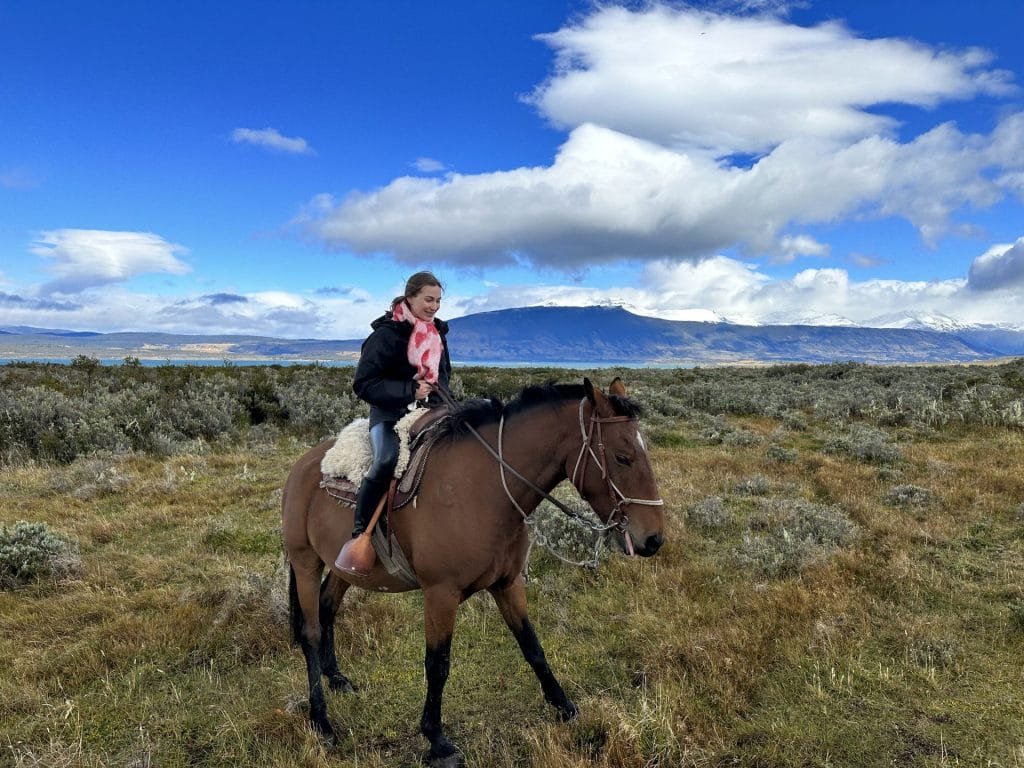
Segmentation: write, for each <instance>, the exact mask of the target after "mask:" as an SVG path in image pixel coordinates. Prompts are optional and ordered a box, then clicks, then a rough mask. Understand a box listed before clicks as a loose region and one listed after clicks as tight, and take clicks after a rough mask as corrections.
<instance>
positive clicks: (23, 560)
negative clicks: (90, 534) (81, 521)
mask: <svg viewBox="0 0 1024 768" xmlns="http://www.w3.org/2000/svg"><path fill="white" fill-rule="evenodd" d="M81 564H82V561H81V558H80V557H79V554H78V545H77V544H76V543H75V542H73V541H71V540H70V539H66V538H64V537H62V536H60V535H58V534H57V533H55V532H54V531H52V530H51V529H50V527H49V526H48V525H46V523H39V522H29V521H26V520H19V521H18V522H16V523H15V524H14V525H12V526H6V525H5V526H3V527H2V528H0V588H2V589H12V588H14V587H19V586H24V585H26V584H31V583H32V582H35V581H39V580H41V579H47V578H53V579H60V578H64V577H66V576H70V575H73V574H75V573H77V572H78V570H79V569H80V568H81Z"/></svg>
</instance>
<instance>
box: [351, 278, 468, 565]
mask: <svg viewBox="0 0 1024 768" xmlns="http://www.w3.org/2000/svg"><path fill="white" fill-rule="evenodd" d="M443 291H444V287H443V286H442V285H441V281H440V280H438V279H437V278H436V277H434V275H433V274H432V273H430V272H417V273H416V274H414V275H412V276H411V277H410V278H409V279H408V280H407V281H406V283H405V293H404V294H403V295H402V296H398V297H397V298H395V300H394V301H392V302H391V310H390V311H389V312H386V313H385V314H384V315H383V316H381V317H378V318H377V319H376V320H374V321H373V322H372V323H371V324H370V327H371V328H373V332H372V333H371V334H370V335H369V337H368V338H367V339H366V341H364V342H363V347H362V351H361V352H360V354H359V364H358V365H357V366H356V373H355V377H354V378H353V380H352V389H353V390H355V393H356V395H358V396H359V397H360V398H361V399H362V400H365V401H366V402H367V403H369V404H370V445H371V447H372V450H373V462H372V464H371V465H370V469H369V471H368V472H367V473H366V475H365V476H364V477H363V480H362V483H361V484H360V486H359V495H358V497H357V499H356V512H355V523H354V524H353V526H352V539H351V540H350V541H348V542H346V543H345V546H344V547H342V549H341V552H339V553H338V558H337V560H336V561H335V563H334V567H335V568H337V569H338V570H340V571H344V572H346V573H350V574H353V575H355V576H366V575H367V574H368V573H369V569H370V567H372V563H371V562H368V561H367V560H366V556H365V555H364V556H362V557H361V556H360V555H359V554H358V553H359V547H358V546H357V545H356V540H357V538H358V537H359V536H360V535H361V534H362V533H363V532H364V531H365V530H366V527H367V525H368V524H369V522H370V518H371V516H372V515H373V513H374V511H375V510H376V509H377V506H378V505H379V504H380V503H381V502H382V501H383V499H384V496H385V494H386V493H387V491H388V484H389V483H390V481H391V476H392V475H393V474H394V471H395V465H396V464H397V463H398V435H397V434H396V433H395V424H396V423H397V422H398V421H399V420H400V419H401V418H402V416H404V415H405V414H406V413H407V412H408V411H407V410H406V409H407V408H408V406H410V405H412V404H413V403H414V402H416V401H421V400H428V398H431V396H433V397H435V398H436V397H437V396H436V395H433V390H434V387H435V386H438V385H439V386H442V387H445V388H447V386H448V380H449V378H450V377H451V370H452V364H451V361H450V360H449V359H448V341H447V339H446V336H447V335H448V323H446V322H444V320H441V319H438V318H436V317H434V315H435V314H436V313H437V310H438V309H439V308H440V307H441V294H442V292H443ZM367 543H368V542H367ZM367 554H368V552H367Z"/></svg>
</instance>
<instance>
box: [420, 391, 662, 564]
mask: <svg viewBox="0 0 1024 768" xmlns="http://www.w3.org/2000/svg"><path fill="white" fill-rule="evenodd" d="M435 389H436V391H437V392H438V393H439V394H440V396H441V399H442V400H443V401H444V402H445V405H447V406H448V407H449V408H456V407H457V406H458V403H457V402H456V401H455V398H454V397H452V394H451V392H449V391H448V390H447V388H445V387H441V386H437V385H435ZM586 403H587V398H583V399H581V400H580V409H579V413H580V436H581V438H582V444H581V445H580V453H579V456H578V457H577V458H576V464H575V466H574V467H573V472H572V476H571V477H570V478H569V482H570V483H572V485H573V487H574V488H575V489H576V491H577V493H579V494H580V496H582V497H583V498H584V499H586V497H585V496H584V495H583V490H582V488H581V487H580V485H579V484H582V482H583V478H584V477H585V475H586V472H587V464H588V463H589V461H590V460H591V459H593V461H594V464H595V465H596V466H597V467H598V468H599V469H600V470H601V478H602V479H603V480H604V481H605V483H606V484H607V487H608V495H609V496H610V497H611V498H613V499H614V498H616V497H618V501H617V502H616V503H615V506H614V507H613V508H612V511H611V514H609V515H608V521H607V522H606V523H603V524H601V525H595V524H594V523H593V522H592V521H591V520H588V519H587V518H585V517H583V516H582V515H580V513H579V512H577V511H576V510H574V509H572V508H571V507H569V506H567V505H566V504H564V503H562V502H561V501H559V500H558V499H556V498H555V497H554V496H552V495H551V494H549V493H547V492H546V491H544V490H542V489H541V488H539V487H538V486H537V485H536V484H535V483H533V482H532V481H530V480H528V479H527V478H525V477H523V475H522V474H521V473H520V472H519V471H518V470H516V469H515V468H514V467H512V466H511V465H510V464H509V463H508V462H507V461H505V457H504V456H503V434H504V430H505V416H504V414H502V416H501V419H500V420H499V422H498V448H497V450H495V449H494V448H492V447H491V445H490V444H489V443H488V442H487V441H486V440H485V439H484V437H483V435H481V434H480V433H479V432H477V430H476V429H475V428H474V427H472V426H471V425H469V424H467V425H466V427H467V428H468V429H469V431H470V432H471V433H472V434H473V436H474V437H476V439H477V440H478V441H479V442H480V444H481V445H483V447H484V448H486V449H487V452H488V453H490V454H491V456H493V457H494V458H495V459H496V460H497V462H498V467H499V472H500V474H501V486H502V488H503V489H504V490H505V495H506V496H507V497H508V500H509V501H510V502H512V506H514V507H515V509H516V511H517V512H519V514H520V516H521V517H522V518H523V523H524V524H526V525H529V524H530V518H529V514H528V513H527V512H526V510H524V509H523V508H522V507H521V506H520V505H519V502H518V501H516V499H515V497H514V496H513V495H512V492H511V491H510V490H509V487H508V481H507V479H506V477H505V472H506V471H507V472H508V473H509V474H511V475H512V476H514V477H515V478H516V479H518V480H519V481H520V482H521V483H523V484H524V485H526V486H527V487H528V488H529V489H530V490H532V491H534V492H535V493H538V494H540V496H541V497H542V498H544V499H547V500H548V501H549V502H551V503H552V504H553V505H554V506H556V507H557V508H558V509H560V510H561V511H562V512H564V513H565V514H566V515H568V516H569V517H572V518H574V519H576V520H578V521H580V522H581V523H583V524H584V525H585V526H587V527H589V528H590V529H591V530H593V531H595V532H598V533H607V532H608V531H612V530H615V531H618V532H619V533H621V534H622V536H623V539H624V540H625V542H626V552H627V554H629V555H630V556H632V555H634V554H635V551H634V549H633V539H632V537H631V536H630V534H629V517H628V516H627V515H626V512H625V506H626V505H628V504H641V505H645V506H652V507H654V506H661V505H663V504H664V503H665V502H664V500H662V499H634V498H631V497H629V496H626V494H624V493H623V492H622V491H621V490H620V489H619V487H618V486H617V485H615V482H614V481H613V480H612V478H611V475H610V474H609V473H608V460H607V456H606V455H605V446H604V435H603V431H602V425H603V424H610V423H619V422H624V421H636V420H637V419H636V417H635V416H598V414H597V408H596V407H593V406H592V408H591V413H590V426H589V428H588V427H587V424H586V419H585V417H584V407H585V405H586ZM595 434H596V436H597V450H595V449H594V445H593V442H594V436H595ZM577 477H579V480H578V481H577ZM578 483H579V484H578Z"/></svg>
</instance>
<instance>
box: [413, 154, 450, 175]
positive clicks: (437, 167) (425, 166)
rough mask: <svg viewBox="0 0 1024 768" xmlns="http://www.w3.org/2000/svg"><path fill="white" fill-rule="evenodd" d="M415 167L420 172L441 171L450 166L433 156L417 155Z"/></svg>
mask: <svg viewBox="0 0 1024 768" xmlns="http://www.w3.org/2000/svg"><path fill="white" fill-rule="evenodd" d="M413 167H414V168H415V169H416V170H417V171H419V172H420V173H440V172H441V171H444V170H446V169H447V167H448V166H446V165H445V164H444V163H442V162H441V161H440V160H435V159H434V158H432V157H417V158H416V162H414V163H413Z"/></svg>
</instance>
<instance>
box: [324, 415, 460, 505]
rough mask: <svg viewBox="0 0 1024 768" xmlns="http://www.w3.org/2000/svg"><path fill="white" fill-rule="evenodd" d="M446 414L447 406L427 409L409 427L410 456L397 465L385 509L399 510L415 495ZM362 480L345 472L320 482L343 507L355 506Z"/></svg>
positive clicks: (326, 475) (325, 475)
mask: <svg viewBox="0 0 1024 768" xmlns="http://www.w3.org/2000/svg"><path fill="white" fill-rule="evenodd" d="M447 415H448V409H447V408H430V409H428V410H426V411H425V412H424V413H422V414H420V415H418V416H417V418H416V419H415V420H414V421H413V422H412V424H411V425H410V426H409V429H408V445H409V458H408V460H407V461H406V463H405V466H404V468H399V473H398V475H397V477H396V478H395V479H396V481H397V482H395V483H392V485H391V488H390V489H389V491H388V493H389V496H390V498H389V499H388V505H387V509H388V510H395V509H401V508H402V507H404V506H405V505H407V504H408V503H409V502H411V501H412V500H413V499H414V498H415V497H416V494H417V493H418V492H419V487H420V482H421V481H422V479H423V471H424V470H425V469H426V466H427V459H429V458H430V449H431V448H433V446H434V443H435V442H436V441H437V436H438V429H437V428H438V427H439V426H440V425H441V422H442V420H443V419H444V418H445V417H447ZM399 423H401V422H399ZM361 481H362V479H361V478H359V479H357V480H353V479H352V478H349V477H345V476H344V475H329V474H326V473H325V474H324V475H323V477H322V479H321V481H320V487H321V488H323V489H324V490H325V491H327V493H328V494H329V495H330V496H331V497H332V498H335V499H337V500H338V501H340V502H341V503H342V504H345V505H346V506H349V507H353V508H355V506H356V497H357V496H358V494H359V484H360V482H361Z"/></svg>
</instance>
